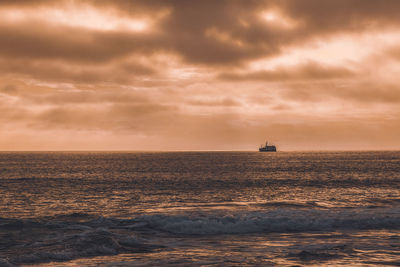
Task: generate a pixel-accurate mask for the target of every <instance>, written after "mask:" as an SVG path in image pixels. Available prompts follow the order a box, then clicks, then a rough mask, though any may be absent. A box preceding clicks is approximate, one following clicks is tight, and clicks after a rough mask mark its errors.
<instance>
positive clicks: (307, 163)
mask: <svg viewBox="0 0 400 267" xmlns="http://www.w3.org/2000/svg"><path fill="white" fill-rule="evenodd" d="M13 265H17V266H18V265H39V266H55V265H56V266H97V265H102V266H155V265H156V266H168V265H170V266H176V265H183V266H254V265H257V266H312V265H315V266H343V265H352V266H354V265H358V266H375V265H385V266H399V265H400V152H307V153H300V152H277V153H258V152H159V153H117V152H115V153H114V152H108V153H104V152H48V153H45V152H40V153H39V152H37V153H32V152H15V153H9V152H3V153H0V266H13Z"/></svg>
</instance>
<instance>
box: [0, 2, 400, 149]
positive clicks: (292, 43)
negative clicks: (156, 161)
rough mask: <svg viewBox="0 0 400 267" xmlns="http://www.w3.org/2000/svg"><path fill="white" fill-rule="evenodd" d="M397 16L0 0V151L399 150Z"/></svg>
mask: <svg viewBox="0 0 400 267" xmlns="http://www.w3.org/2000/svg"><path fill="white" fill-rule="evenodd" d="M399 9H400V2H399V1H394V0H385V1H374V0H373V1H372V0H337V1H317V0H304V1H297V0H282V1H278V0H276V1H275V0H270V1H267V0H265V1H259V0H248V1H236V0H222V1H212V0H204V1H173V0H170V1H162V0H148V1H136V0H115V1H104V0H96V1H95V0H82V1H77V0H65V1H64V0H61V1H50V0H39V1H33V0H30V1H29V0H21V1H0V15H1V17H2V20H1V21H0V36H2V37H1V38H0V113H1V116H0V121H1V129H2V132H3V133H2V134H0V149H1V148H2V147H7V148H12V147H10V145H7V144H8V143H10V144H13V146H14V147H23V144H22V143H23V142H22V141H24V140H27V139H29V140H30V141H29V142H28V141H26V142H25V141H24V142H25V144H26V146H28V147H30V148H34V147H39V148H40V147H42V146H41V145H43V144H44V143H46V140H47V139H48V143H49V144H51V145H49V147H51V146H53V147H57V148H60V147H63V143H65V142H66V141H68V142H67V143H71V144H75V147H87V148H93V147H96V145H95V143H94V141H93V140H97V141H98V140H101V138H104V144H105V146H104V147H103V148H106V147H108V146H109V148H112V147H115V148H124V147H126V146H125V144H129V148H130V149H135V148H140V149H146V148H151V149H153V148H154V149H212V148H216V149H231V148H235V149H236V148H237V149H248V148H253V146H254V143H256V145H258V143H259V142H260V140H261V141H263V140H264V138H265V136H266V135H268V136H271V137H273V138H275V139H276V140H277V141H279V142H281V143H283V144H287V148H288V149H295V148H309V147H312V148H313V149H318V148H322V147H324V144H325V147H329V148H335V147H336V146H335V145H336V142H340V143H341V144H343V147H344V148H345V147H356V148H359V147H362V146H365V147H373V146H374V147H378V146H379V143H378V142H375V141H373V140H374V138H377V139H379V138H378V137H379V136H382V137H383V138H386V139H385V144H384V146H385V147H390V144H393V145H395V146H397V147H400V144H399V142H398V138H397V139H396V138H395V137H394V134H393V133H398V132H399V127H398V125H399V121H398V119H397V118H396V116H397V115H399V113H398V108H397V106H398V103H399V102H400V93H399V92H400V88H399V87H398V86H397V82H396V81H397V80H396V79H397V76H396V73H398V72H399V71H400V65H399V60H398V59H399V58H400V56H399V55H400V53H399V49H398V45H397V43H398V41H399V40H400V31H399V30H398V28H399V26H400V18H399V16H398V14H397V13H398V12H397V11H398V10H399ZM365 36H368V38H367V37H365ZM349 47H350V48H349ZM358 52H359V53H358ZM6 132H7V133H6ZM85 134H88V135H89V136H88V137H85V136H83V135H85ZM90 135H96V136H97V139H96V138H93V140H92V139H91V138H90ZM41 136H43V138H41ZM69 136H71V137H69ZM61 137H62V138H61ZM4 138H5V139H4ZM17 138H19V139H21V140H22V141H21V142H22V143H21V144H20V143H19V142H17V141H16V140H17ZM3 139H4V140H6V141H7V142H6V141H1V140H3ZM74 140H79V142H78V141H76V142H75V143H74ZM86 143H87V144H90V145H88V146H85V144H86ZM352 143H353V144H356V145H354V146H352ZM106 144H107V145H106ZM370 144H373V146H372V145H370Z"/></svg>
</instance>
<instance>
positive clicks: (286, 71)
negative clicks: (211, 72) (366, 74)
mask: <svg viewBox="0 0 400 267" xmlns="http://www.w3.org/2000/svg"><path fill="white" fill-rule="evenodd" d="M354 75H356V74H355V73H354V72H353V71H351V70H349V69H347V68H345V67H333V66H323V65H319V64H317V63H315V62H309V63H307V64H304V65H300V66H299V65H296V66H294V67H289V68H288V67H278V68H277V69H275V70H271V71H256V72H250V73H244V74H242V73H223V74H220V75H219V78H220V79H223V80H229V81H271V82H276V81H279V82H286V81H293V80H325V79H338V78H339V79H340V78H349V77H352V76H354Z"/></svg>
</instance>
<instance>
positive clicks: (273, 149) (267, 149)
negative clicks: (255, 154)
mask: <svg viewBox="0 0 400 267" xmlns="http://www.w3.org/2000/svg"><path fill="white" fill-rule="evenodd" d="M258 151H260V152H276V146H275V145H269V144H268V141H267V142H265V146H264V145H261V146H260V148H259V149H258Z"/></svg>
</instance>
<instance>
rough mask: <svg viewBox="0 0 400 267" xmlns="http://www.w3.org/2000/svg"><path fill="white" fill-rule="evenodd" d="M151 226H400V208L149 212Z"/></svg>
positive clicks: (223, 230) (241, 229) (192, 229)
mask: <svg viewBox="0 0 400 267" xmlns="http://www.w3.org/2000/svg"><path fill="white" fill-rule="evenodd" d="M138 220H140V221H143V222H146V223H147V226H148V227H151V228H153V229H157V230H160V231H165V232H169V233H173V234H190V235H213V234H246V233H270V232H276V233H291V232H309V231H336V230H348V229H349V230H350V229H351V230H368V229H400V210H399V209H386V208H381V209H380V208H375V209H341V210H312V209H308V210H304V209H301V210H297V209H279V210H273V211H268V212H260V211H255V212H241V213H236V214H230V215H226V214H221V215H216V214H197V215H191V216H188V215H147V216H142V217H140V218H138Z"/></svg>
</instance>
